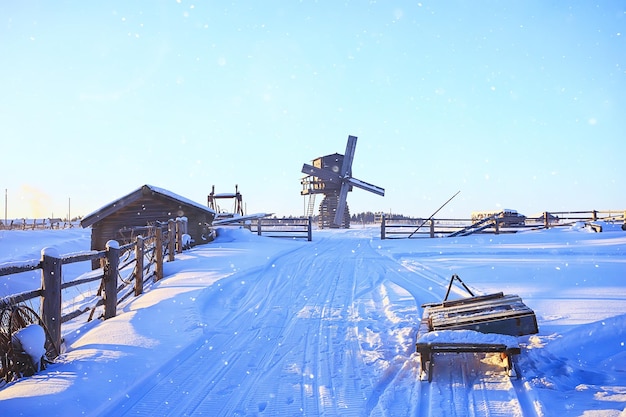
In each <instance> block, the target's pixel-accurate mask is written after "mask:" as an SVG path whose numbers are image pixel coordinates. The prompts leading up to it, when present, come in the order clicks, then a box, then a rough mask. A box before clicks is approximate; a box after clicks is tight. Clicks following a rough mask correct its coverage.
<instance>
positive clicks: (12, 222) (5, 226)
mask: <svg viewBox="0 0 626 417" xmlns="http://www.w3.org/2000/svg"><path fill="white" fill-rule="evenodd" d="M79 225H80V220H77V221H67V220H63V219H58V218H48V219H7V220H6V221H4V220H0V230H38V229H70V228H72V227H78V226H79Z"/></svg>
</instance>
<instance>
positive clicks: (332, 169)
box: [300, 136, 385, 229]
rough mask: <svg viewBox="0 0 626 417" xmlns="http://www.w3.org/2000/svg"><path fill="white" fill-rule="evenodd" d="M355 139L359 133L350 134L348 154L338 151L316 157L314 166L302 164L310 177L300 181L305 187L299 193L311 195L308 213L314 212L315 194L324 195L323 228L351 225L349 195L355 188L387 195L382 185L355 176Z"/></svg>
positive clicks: (321, 211) (321, 225) (320, 219)
mask: <svg viewBox="0 0 626 417" xmlns="http://www.w3.org/2000/svg"><path fill="white" fill-rule="evenodd" d="M356 139H357V138H356V136H348V144H347V145H346V153H345V154H343V155H341V154H338V153H335V154H331V155H326V156H322V157H319V158H317V159H314V160H313V164H312V165H309V164H304V165H302V172H303V173H304V174H307V176H306V177H304V178H303V179H302V181H301V183H302V187H303V189H302V191H301V193H300V194H302V195H308V196H309V215H312V214H313V210H314V207H315V196H316V195H317V194H324V200H322V202H321V203H320V215H319V226H320V228H324V227H334V228H338V227H344V228H346V229H348V228H349V227H350V212H349V209H348V205H347V202H346V198H347V197H348V192H349V191H352V187H357V188H361V189H363V190H365V191H369V192H371V193H374V194H378V195H380V196H384V195H385V190H384V189H383V188H380V187H377V186H376V185H372V184H369V183H367V182H365V181H361V180H358V179H356V178H352V160H353V159H354V150H355V148H356Z"/></svg>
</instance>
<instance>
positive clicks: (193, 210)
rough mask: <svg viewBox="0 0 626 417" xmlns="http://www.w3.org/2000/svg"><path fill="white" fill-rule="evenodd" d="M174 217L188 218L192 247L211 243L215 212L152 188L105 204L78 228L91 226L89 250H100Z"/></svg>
mask: <svg viewBox="0 0 626 417" xmlns="http://www.w3.org/2000/svg"><path fill="white" fill-rule="evenodd" d="M177 217H186V218H187V221H188V224H187V233H188V234H189V235H190V236H191V239H192V240H193V243H192V244H193V245H197V244H202V243H207V242H209V241H210V240H211V230H210V226H211V224H212V223H213V219H214V218H215V211H214V210H212V209H210V208H209V207H207V206H203V205H202V204H199V203H196V202H194V201H191V200H189V199H187V198H184V197H181V196H179V195H177V194H174V193H172V192H170V191H167V190H165V189H163V188H158V187H154V186H152V185H143V186H141V187H140V188H138V189H137V190H135V191H133V192H132V193H130V194H128V195H125V196H124V197H121V198H119V199H117V200H115V201H113V202H111V203H109V204H107V205H106V206H104V207H102V208H100V209H99V210H97V211H95V212H93V213H91V214H89V215H87V216H86V217H85V218H83V219H82V221H81V222H80V224H81V226H82V227H85V228H86V227H90V226H91V229H92V231H91V249H92V250H103V249H105V246H106V243H107V241H109V240H117V241H118V242H120V243H127V242H126V240H127V238H128V236H129V235H130V233H129V231H132V230H133V229H137V228H140V227H144V226H151V225H154V224H156V223H157V222H167V221H168V220H170V219H176V218H177Z"/></svg>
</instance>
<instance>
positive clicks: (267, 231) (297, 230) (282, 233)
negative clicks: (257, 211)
mask: <svg viewBox="0 0 626 417" xmlns="http://www.w3.org/2000/svg"><path fill="white" fill-rule="evenodd" d="M312 223H313V220H312V218H311V217H289V218H280V219H279V218H262V219H257V221H256V222H253V223H251V224H250V231H252V232H256V233H257V234H258V235H259V236H261V235H263V234H264V235H266V236H269V237H286V238H306V239H307V240H308V241H309V242H310V241H311V240H312V239H313V234H312Z"/></svg>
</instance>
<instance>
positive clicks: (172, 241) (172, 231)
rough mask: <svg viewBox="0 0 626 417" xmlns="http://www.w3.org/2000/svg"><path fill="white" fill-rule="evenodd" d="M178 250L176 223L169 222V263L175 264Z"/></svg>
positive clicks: (173, 221)
mask: <svg viewBox="0 0 626 417" xmlns="http://www.w3.org/2000/svg"><path fill="white" fill-rule="evenodd" d="M175 250H176V221H175V220H172V219H169V220H168V221H167V261H168V262H173V261H174V255H175Z"/></svg>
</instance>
